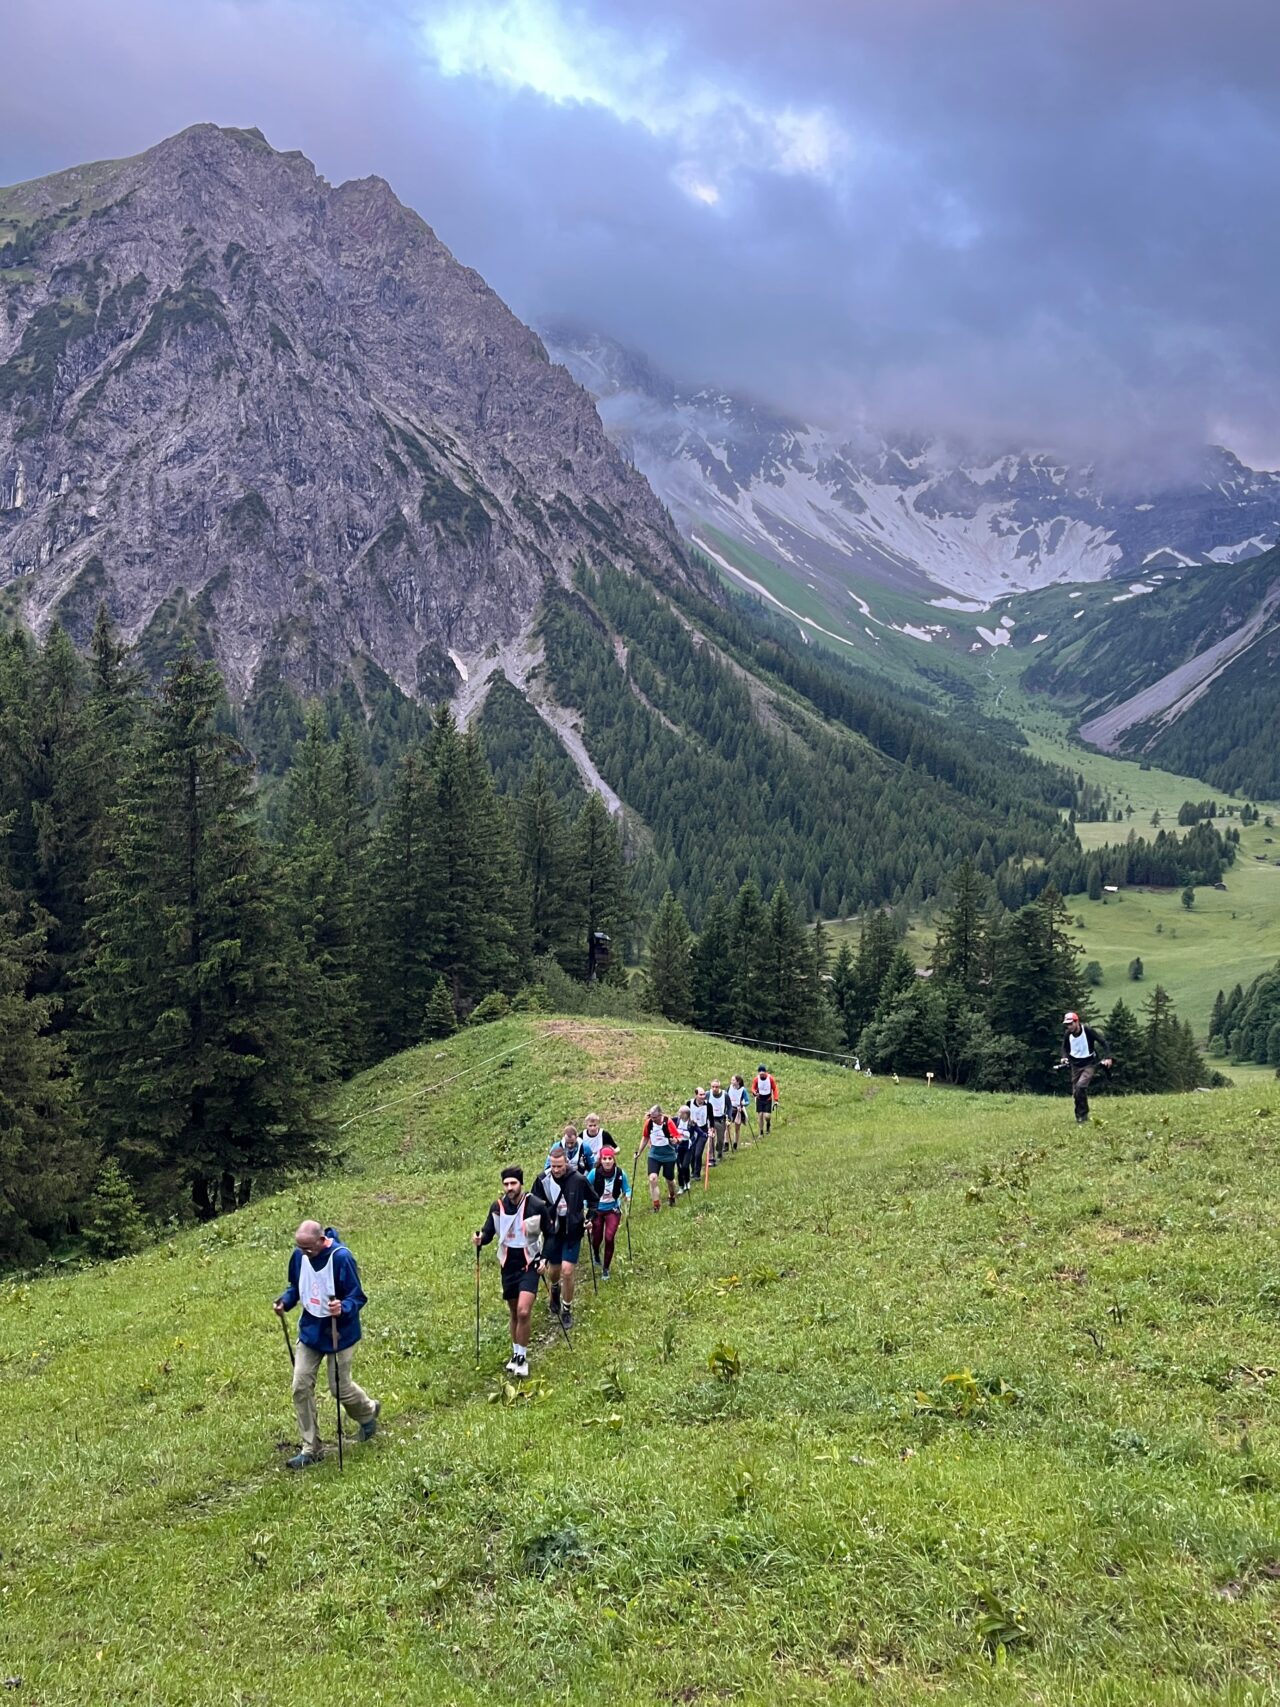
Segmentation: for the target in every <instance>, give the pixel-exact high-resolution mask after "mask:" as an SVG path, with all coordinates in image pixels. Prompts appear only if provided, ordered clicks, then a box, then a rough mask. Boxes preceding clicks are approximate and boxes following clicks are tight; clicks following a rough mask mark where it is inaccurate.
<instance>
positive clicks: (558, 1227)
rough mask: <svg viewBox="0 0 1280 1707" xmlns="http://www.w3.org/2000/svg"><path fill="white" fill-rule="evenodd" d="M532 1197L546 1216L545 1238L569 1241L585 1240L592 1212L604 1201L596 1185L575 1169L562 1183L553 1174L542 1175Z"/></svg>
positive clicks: (544, 1217)
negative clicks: (575, 1171)
mask: <svg viewBox="0 0 1280 1707" xmlns="http://www.w3.org/2000/svg"><path fill="white" fill-rule="evenodd" d="M529 1195H530V1197H531V1198H532V1199H533V1201H534V1204H535V1206H536V1208H537V1211H538V1213H539V1214H541V1215H542V1217H543V1221H542V1230H543V1234H544V1236H545V1235H550V1236H552V1237H559V1238H565V1239H580V1238H581V1237H582V1235H583V1232H584V1231H585V1229H586V1225H587V1214H588V1211H590V1210H592V1209H594V1208H595V1206H596V1204H597V1203H598V1202H599V1201H600V1199H599V1196H598V1194H597V1192H596V1190H595V1188H594V1186H591V1185H589V1184H588V1183H587V1180H586V1177H585V1176H584V1175H583V1174H579V1173H574V1172H573V1170H572V1169H570V1170H569V1172H568V1173H566V1174H565V1176H564V1178H563V1179H562V1180H556V1179H552V1177H551V1175H550V1174H549V1173H545V1174H541V1175H540V1176H539V1178H538V1180H537V1183H536V1184H535V1185H534V1188H533V1190H532V1191H531V1192H530V1193H529ZM562 1208H563V1213H562Z"/></svg>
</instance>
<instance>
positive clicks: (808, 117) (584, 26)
mask: <svg viewBox="0 0 1280 1707" xmlns="http://www.w3.org/2000/svg"><path fill="white" fill-rule="evenodd" d="M419 36H420V40H421V43H422V46H423V49H424V51H425V53H426V55H427V57H428V59H429V60H430V62H431V65H432V68H433V69H434V70H435V71H437V72H438V73H440V74H441V75H443V76H445V77H471V78H476V79H479V80H481V81H484V82H487V83H489V84H492V85H494V86H496V87H498V88H505V89H508V90H510V91H512V92H513V93H515V92H529V93H532V94H535V95H538V96H540V97H542V99H544V100H546V101H549V102H552V103H554V104H556V105H558V106H567V105H582V106H592V107H596V108H599V109H602V110H603V111H605V112H607V113H610V114H611V115H612V116H613V117H614V118H615V119H617V120H618V122H619V123H620V124H624V125H638V126H640V127H641V128H642V129H643V130H645V131H647V132H648V133H649V135H650V136H652V137H655V138H657V139H658V140H660V141H662V142H664V143H668V144H671V145H672V147H673V148H674V150H675V152H676V153H677V156H678V158H677V159H676V160H675V162H674V163H673V165H672V167H671V169H670V176H671V180H672V182H673V183H674V184H675V185H676V186H677V188H678V189H680V190H681V191H682V192H683V193H684V194H685V195H686V196H687V197H688V198H689V199H690V201H693V202H696V203H699V204H701V205H702V206H704V207H715V206H716V205H717V204H718V203H719V202H720V201H721V199H722V197H723V196H724V194H725V193H726V191H727V189H728V188H729V186H730V184H731V182H732V180H733V179H734V178H735V176H736V175H737V174H739V173H741V172H744V171H748V170H750V171H768V172H774V173H777V174H779V175H781V176H785V177H807V178H814V179H818V180H820V181H823V182H833V181H834V180H835V178H836V177H837V176H838V174H839V171H840V168H841V166H842V164H843V163H844V161H845V160H846V159H847V158H848V156H849V154H850V152H851V147H850V138H849V135H848V132H847V131H846V130H845V129H844V127H843V126H842V125H841V124H840V123H839V121H838V120H837V119H836V118H835V117H834V116H833V115H832V114H831V113H830V112H828V111H827V110H826V109H825V108H822V107H817V106H800V105H795V104H791V103H785V104H781V105H779V104H771V103H770V102H769V101H767V100H764V99H762V98H761V97H759V96H758V95H757V94H756V93H754V92H753V91H751V90H749V89H740V88H734V87H731V86H730V85H729V84H728V83H727V82H726V81H722V80H717V79H716V77H714V76H710V75H707V74H705V73H704V74H702V75H699V76H697V77H691V76H689V75H687V74H685V73H682V71H681V69H680V66H679V64H678V53H677V49H678V43H676V42H675V41H672V40H662V39H660V38H658V37H657V36H650V37H647V38H641V37H638V36H636V35H633V34H631V33H624V32H623V31H621V30H618V29H613V28H610V27H608V26H606V25H603V24H601V23H599V22H598V21H596V20H593V19H590V18H587V17H586V16H585V15H582V14H579V13H576V12H572V11H569V10H567V9H566V8H564V7H562V6H560V5H558V4H556V0H503V3H500V4H497V5H492V4H485V3H484V0H463V3H461V4H458V5H454V6H451V7H447V8H445V9H444V10H442V11H439V12H436V11H433V12H432V14H431V15H426V14H423V15H422V17H421V19H420V23H419Z"/></svg>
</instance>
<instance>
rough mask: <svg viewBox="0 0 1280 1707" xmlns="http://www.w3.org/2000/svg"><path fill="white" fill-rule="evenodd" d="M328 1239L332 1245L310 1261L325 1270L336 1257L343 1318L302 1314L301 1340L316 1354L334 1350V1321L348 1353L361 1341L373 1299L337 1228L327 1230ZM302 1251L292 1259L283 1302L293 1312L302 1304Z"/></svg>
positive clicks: (335, 1284) (335, 1279) (335, 1288)
mask: <svg viewBox="0 0 1280 1707" xmlns="http://www.w3.org/2000/svg"><path fill="white" fill-rule="evenodd" d="M325 1234H326V1236H327V1237H328V1238H329V1239H331V1240H332V1243H331V1244H328V1245H325V1246H324V1247H323V1249H321V1250H319V1251H317V1252H316V1254H315V1255H314V1256H313V1257H308V1258H307V1259H306V1260H307V1261H308V1262H309V1263H310V1264H311V1266H312V1268H315V1269H321V1268H324V1267H325V1266H326V1264H327V1263H328V1261H329V1258H330V1257H332V1258H333V1295H334V1297H335V1298H336V1299H337V1300H338V1301H339V1303H340V1304H341V1305H342V1314H341V1315H340V1316H313V1315H312V1314H311V1312H310V1311H309V1310H304V1311H303V1312H302V1320H301V1321H300V1322H299V1323H298V1339H299V1341H300V1343H301V1344H303V1345H305V1346H310V1347H311V1349H312V1351H332V1350H333V1330H332V1328H330V1326H329V1323H330V1322H337V1324H338V1350H339V1351H346V1349H347V1348H348V1346H353V1345H354V1344H355V1343H356V1341H357V1340H358V1339H359V1338H360V1312H361V1310H362V1309H363V1308H364V1306H365V1305H366V1304H367V1303H368V1302H369V1300H368V1299H367V1298H366V1297H365V1295H364V1288H363V1287H362V1286H361V1285H360V1271H359V1270H358V1269H357V1268H356V1259H355V1258H354V1257H353V1256H352V1254H351V1252H350V1251H349V1250H348V1249H347V1247H346V1246H345V1245H344V1244H343V1243H342V1240H341V1239H340V1238H339V1237H338V1234H337V1232H336V1230H335V1229H334V1228H333V1227H326V1228H325ZM302 1262H303V1256H302V1252H301V1251H300V1250H298V1249H297V1247H296V1246H295V1248H294V1252H293V1255H292V1256H291V1257H290V1258H289V1283H288V1285H287V1286H286V1287H285V1289H284V1291H283V1292H282V1293H281V1294H280V1303H281V1304H283V1305H284V1307H285V1309H286V1310H292V1309H293V1308H294V1307H295V1306H296V1305H297V1303H298V1296H299V1295H298V1276H299V1275H300V1274H301V1273H302Z"/></svg>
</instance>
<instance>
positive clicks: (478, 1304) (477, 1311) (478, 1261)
mask: <svg viewBox="0 0 1280 1707" xmlns="http://www.w3.org/2000/svg"><path fill="white" fill-rule="evenodd" d="M479 1361H480V1247H479V1245H477V1246H476V1362H477V1363H479Z"/></svg>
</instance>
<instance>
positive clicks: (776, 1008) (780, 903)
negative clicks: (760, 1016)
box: [764, 883, 817, 1043]
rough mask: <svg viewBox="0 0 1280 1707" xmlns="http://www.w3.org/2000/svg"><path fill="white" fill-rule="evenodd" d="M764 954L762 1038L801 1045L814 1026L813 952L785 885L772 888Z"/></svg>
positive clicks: (815, 1013) (815, 1015)
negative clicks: (763, 1031)
mask: <svg viewBox="0 0 1280 1707" xmlns="http://www.w3.org/2000/svg"><path fill="white" fill-rule="evenodd" d="M765 954H766V958H765V990H766V992H767V1001H768V1019H767V1021H766V1026H767V1029H766V1031H765V1033H764V1035H765V1036H766V1037H772V1038H774V1039H776V1040H777V1042H779V1043H804V1042H805V1041H806V1039H807V1038H808V1037H809V1035H810V1034H811V1033H812V1032H813V1031H814V1030H815V1029H816V1025H817V991H816V990H815V988H814V982H815V980H814V972H813V958H812V956H813V948H812V944H811V943H810V942H809V941H808V939H807V937H806V933H805V929H804V926H803V925H802V924H801V922H800V915H799V913H798V912H797V911H796V904H795V902H794V901H793V900H792V898H791V892H790V890H789V889H788V888H787V886H786V884H785V883H778V884H777V885H776V886H775V888H774V891H773V894H772V896H771V897H770V900H769V930H768V937H767V941H766V949H765Z"/></svg>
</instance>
